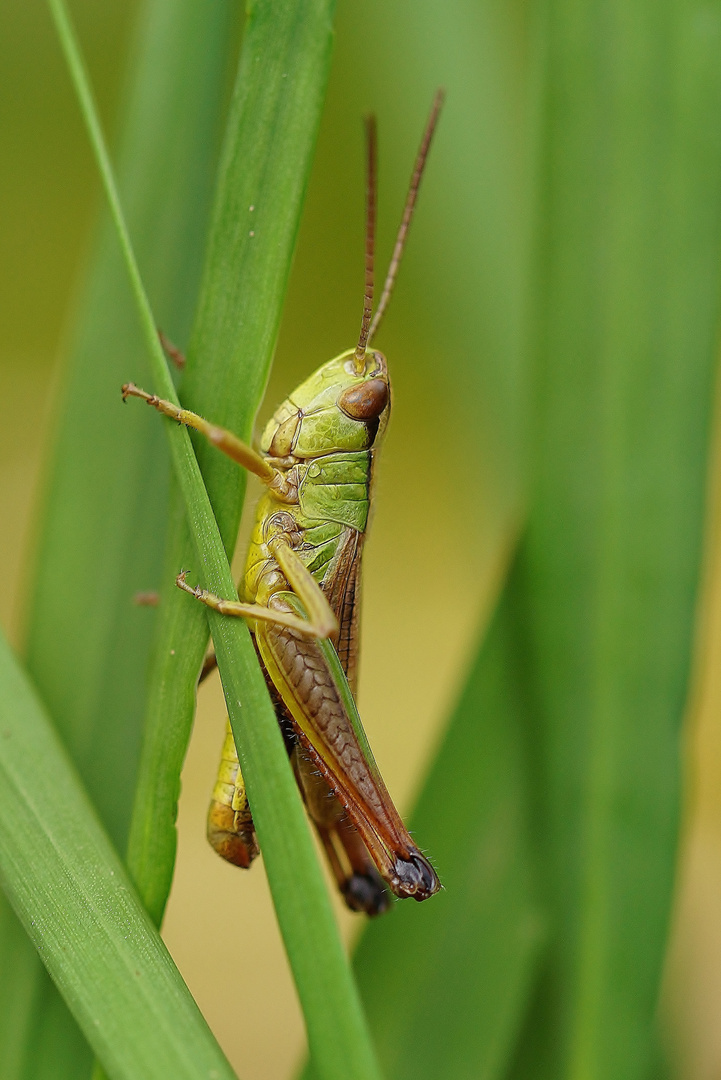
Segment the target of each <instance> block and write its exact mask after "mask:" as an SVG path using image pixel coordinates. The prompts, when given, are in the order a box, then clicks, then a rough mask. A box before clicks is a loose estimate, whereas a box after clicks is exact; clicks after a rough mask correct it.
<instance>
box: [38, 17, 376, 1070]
mask: <svg viewBox="0 0 721 1080" xmlns="http://www.w3.org/2000/svg"><path fill="white" fill-rule="evenodd" d="M49 3H50V7H51V10H52V12H53V16H54V18H55V22H56V26H57V29H58V35H59V37H60V41H61V44H62V47H63V51H64V53H65V56H66V60H67V63H68V67H69V70H70V73H71V76H72V79H73V82H74V85H75V88H76V91H77V94H78V100H79V103H80V106H81V109H82V112H83V116H84V118H85V120H86V123H87V126H88V132H89V135H90V139H91V143H92V145H93V150H94V152H95V155H96V159H97V162H98V167H99V169H100V172H101V175H102V177H103V182H104V185H105V189H106V193H107V196H108V201H109V203H110V207H111V213H112V214H113V218H114V220H115V224H116V228H117V231H118V236H119V241H120V245H121V248H122V250H123V254H124V257H125V260H126V264H127V268H128V275H129V278H130V281H131V286H132V288H133V291H134V294H135V298H136V303H137V306H138V313H139V315H140V320H141V323H142V326H143V329H144V332H145V336H146V343H147V347H148V351H149V354H150V358H151V364H152V368H153V377H154V380H153V381H154V385H155V388H156V390H157V391H158V392H159V393H160V394H161V395H162V396H163V397H166V398H169V399H170V400H173V401H177V397H176V394H175V389H174V386H173V383H172V380H171V378H170V373H169V371H168V369H167V365H166V362H165V358H164V356H163V352H162V349H161V347H160V343H159V341H158V336H157V333H156V329H155V320H154V319H153V316H152V312H151V310H150V307H149V304H148V300H147V296H146V294H145V291H144V289H143V285H142V282H141V280H140V276H139V271H138V267H137V263H136V261H135V258H134V255H133V251H132V246H131V241H130V237H129V235H128V232H127V227H126V225H125V221H124V218H123V213H122V210H121V207H120V203H119V200H118V195H117V190H116V185H115V181H114V178H113V174H112V169H111V166H110V161H109V158H108V155H107V150H106V147H105V144H104V140H103V136H102V132H101V129H100V125H99V121H98V118H97V113H96V110H95V107H94V103H93V99H92V93H91V90H90V86H89V83H88V80H87V76H86V74H85V71H84V67H83V64H82V60H81V56H80V53H79V50H78V46H77V42H76V40H75V36H74V33H73V30H72V27H71V25H70V23H69V21H68V17H67V13H66V11H65V7H64V4H63V3H62V0H49ZM315 11H316V13H317V14H319V15H320V18H319V19H318V25H317V28H316V29H317V32H318V35H319V36H320V37H321V40H322V41H323V40H324V41H325V42H326V48H327V41H328V39H329V30H330V21H329V18H328V14H329V13H328V11H327V9H322V8H319V7H318V6H316V7H315ZM254 14H255V16H256V18H257V22H256V24H255V25H256V29H257V27H258V26H259V25H261V26H262V25H263V22H265V27H264V30H265V34H266V36H267V35H268V34H270V33H271V32H272V34H273V36H274V39H275V40H276V41H277V36H278V31H279V25H278V19H277V14H278V12H277V7H276V6H274V7H273V10H272V11H271V9H270V7H268V8H266V9H265V11H264V18H261V5H258V7H256V8H255V9H254ZM296 18H297V8H295V7H294V17H293V19H292V20H291V22H292V23H295V21H296ZM311 24H312V20H306V25H307V26H309V25H311ZM294 29H296V30H297V25H295V27H294ZM302 40H303V37H302V35H300V38H299V36H298V35H297V34H296V35H295V47H298V44H299V41H300V42H301V43H302ZM253 44H255V42H254V40H253V38H252V36H250V34H249V35H248V36H246V38H245V41H244V48H243V56H244V57H246V58H247V57H248V56H250V57H251V61H250V65H249V66H250V67H251V70H255V69H257V60H258V54H257V53H256V52H255V51H254V50H253V49H252V45H253ZM246 63H247V59H246ZM268 74H269V73H268V69H267V68H264V75H263V78H264V79H267V78H268ZM243 77H244V70H243V62H241V72H240V77H239V82H240V83H241V85H242V84H243ZM256 77H257V76H256ZM289 94H290V95H292V94H293V90H292V89H291V90H290V91H285V90H284V91H282V95H283V96H284V97H286V98H287V97H288V96H289ZM237 100H238V98H237V97H236V102H237ZM231 122H232V115H231ZM226 162H227V157H226ZM211 252H212V245H211ZM135 404H136V405H137V403H135ZM165 429H166V433H167V435H168V438H169V441H170V448H171V454H172V458H173V464H174V467H175V471H176V475H177V478H178V481H179V486H180V489H181V492H182V495H183V500H184V502H185V506H186V511H187V515H188V523H189V526H190V531H191V534H192V538H193V542H194V546H195V549H196V559H195V561H196V565H198V566H199V567H200V577H201V581H202V582H203V585H204V587H205V588H208V589H210V590H212V591H213V592H216V593H218V594H219V595H221V596H228V597H233V596H236V595H237V593H236V591H235V587H234V583H233V579H232V576H231V572H230V567H229V565H228V561H227V557H226V554H225V551H224V549H223V544H222V540H221V537H220V533H219V531H218V527H217V525H216V522H215V518H214V516H213V512H212V509H211V506H210V502H209V498H208V494H207V492H206V489H205V487H204V485H203V482H202V478H201V475H200V471H199V468H198V463H197V461H196V458H195V454H194V452H193V448H192V445H191V442H190V437H189V434H188V431H187V429H186V428H184V427H182V426H178V425H177V424H175V423H166V424H165ZM191 606H192V602H191ZM208 617H209V622H210V627H211V631H212V634H213V641H214V643H215V648H216V654H217V657H218V665H219V668H220V672H221V676H222V679H223V688H224V691H225V695H226V701H227V704H228V709H229V714H230V718H231V723H232V724H233V730H234V733H235V735H236V741H237V743H238V747H239V753H240V758H241V763H242V766H243V772H244V776H245V778H246V781H247V786H248V794H249V797H250V800H251V802H252V805H253V815H254V820H255V823H256V826H257V831H258V836H259V839H260V843H261V845H262V847H263V851H264V861H265V866H266V870H267V874H268V880H269V883H270V887H271V892H272V895H273V902H274V904H275V908H276V912H277V915H278V922H279V925H280V929H281V933H282V935H283V939H284V943H285V946H286V950H287V953H288V957H289V960H290V964H291V968H292V971H293V975H294V978H295V981H296V986H297V988H298V995H299V998H300V1001H301V1005H302V1007H303V1011H304V1015H305V1019H306V1027H307V1031H308V1039H309V1043H310V1045H311V1047H312V1049H313V1053H314V1057H315V1060H316V1061H317V1062H318V1068H319V1071H320V1073H321V1075H322V1076H323V1077H324V1078H327V1080H331V1078H333V1077H337V1076H339V1075H342V1076H346V1077H358V1078H359V1080H360V1078H361V1077H363V1078H372V1077H375V1076H378V1075H379V1074H378V1070H377V1066H376V1064H375V1060H374V1054H373V1049H372V1046H371V1044H370V1041H369V1039H368V1034H367V1030H366V1026H365V1019H364V1016H363V1012H362V1009H361V1007H360V1002H359V999H358V995H357V991H356V988H355V985H354V983H353V979H352V976H351V974H350V969H349V967H348V963H347V961H346V958H345V955H344V951H343V947H342V944H341V941H340V938H339V935H338V930H337V927H336V925H335V921H334V918H333V914H332V911H331V907H330V901H329V898H328V895H327V891H326V888H325V883H324V880H323V877H322V874H321V870H320V866H319V864H318V861H317V857H316V854H315V851H314V848H313V843H312V839H311V836H310V830H309V827H308V823H307V821H306V819H305V815H304V812H303V808H302V804H301V800H300V795H299V792H298V789H297V786H296V784H295V781H294V778H293V774H292V771H291V767H290V763H289V761H288V757H287V753H286V751H285V747H284V743H283V738H282V736H281V733H280V730H279V728H278V724H277V721H276V718H275V712H274V710H273V707H272V705H271V703H270V699H269V697H268V691H267V688H266V685H265V678H264V676H263V674H262V672H261V670H260V667H259V666H258V662H257V660H256V657H255V651H254V649H253V646H252V644H251V641H250V634H249V632H248V629H247V626H246V625H245V623H244V622H243V621H242V620H237V619H224V618H223V617H222V616H219V615H217V614H216V613H215V612H209V613H208ZM171 719H172V718H171Z"/></svg>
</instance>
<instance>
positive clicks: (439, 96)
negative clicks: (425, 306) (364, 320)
mask: <svg viewBox="0 0 721 1080" xmlns="http://www.w3.org/2000/svg"><path fill="white" fill-rule="evenodd" d="M445 96H446V94H445V90H442V89H439V90H436V96H435V98H434V99H433V106H432V108H431V112H430V116H429V117H428V123H427V124H426V130H425V131H424V133H423V139H422V140H421V145H420V149H419V150H418V156H417V157H416V161H415V165H414V166H413V174H412V176H411V182H410V186H409V188H408V196H407V198H406V205H405V208H404V210H403V218H402V219H401V226H400V228H399V230H398V236H397V237H396V245H395V247H394V248H393V256H392V258H391V262H390V266H389V267H388V273H387V274H386V280H385V284H384V286H383V293H382V294H381V298H380V302H379V304H378V309H377V311H376V313H375V315H374V316H373V322H372V323H371V327H370V330H369V331H368V337H367V341H368V342H370V341H372V340H373V338H374V337H375V335H376V332H377V330H378V327H379V326H380V322H381V319H382V318H383V316H384V315H385V310H386V308H387V307H388V301H389V300H390V298H391V293H392V292H393V286H394V285H395V283H396V276H397V274H398V267H399V266H400V262H401V258H402V257H403V249H404V248H405V245H406V238H407V236H408V229H409V228H410V224H411V219H412V218H413V211H414V210H415V208H416V200H417V198H418V188H419V187H420V185H421V177H422V176H423V170H424V168H425V164H426V158H427V157H428V150H429V148H430V145H431V139H432V138H433V132H434V131H435V129H436V123H437V122H438V114H439V113H440V111H441V107H442V105H443V101H444V99H445ZM357 355H358V351H357V350H356V356H357Z"/></svg>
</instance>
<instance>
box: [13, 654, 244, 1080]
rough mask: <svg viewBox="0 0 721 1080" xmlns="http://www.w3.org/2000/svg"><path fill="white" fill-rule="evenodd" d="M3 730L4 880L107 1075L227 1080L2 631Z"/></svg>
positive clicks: (228, 1075)
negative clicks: (41, 779)
mask: <svg viewBox="0 0 721 1080" xmlns="http://www.w3.org/2000/svg"><path fill="white" fill-rule="evenodd" d="M0 738H2V743H3V753H2V758H1V759H0V880H1V881H2V885H3V889H4V890H5V892H6V895H7V896H8V897H9V898H10V900H11V902H12V904H13V907H14V908H15V910H16V912H17V914H18V915H19V917H20V918H21V919H22V922H23V925H24V926H25V929H26V930H27V932H28V934H29V935H30V937H31V938H32V940H33V942H34V943H35V945H36V947H37V949H38V951H39V952H40V954H41V956H42V958H43V961H44V963H45V964H46V966H47V968H48V970H49V971H50V973H51V975H52V976H53V979H54V980H55V981H56V983H57V985H58V987H59V988H60V990H61V992H62V994H63V996H64V998H65V1000H66V1001H67V1002H68V1004H69V1005H70V1007H71V1009H72V1011H73V1014H74V1016H75V1017H76V1019H77V1021H78V1023H79V1024H80V1026H81V1027H82V1029H83V1031H84V1033H85V1035H86V1037H87V1039H88V1041H89V1042H90V1044H91V1045H92V1047H93V1049H94V1050H95V1051H96V1053H97V1054H98V1055H99V1057H100V1058H101V1059H102V1060H103V1062H104V1064H105V1066H106V1068H107V1070H108V1073H109V1075H110V1076H112V1077H113V1078H114V1080H122V1078H127V1080H137V1077H139V1076H142V1077H144V1078H147V1080H153V1078H157V1080H167V1077H169V1076H172V1077H176V1078H178V1080H179V1078H181V1077H187V1078H188V1080H191V1078H192V1080H197V1077H208V1078H210V1077H215V1078H217V1080H223V1078H225V1080H231V1078H232V1077H233V1076H234V1074H233V1072H232V1070H231V1069H230V1066H229V1065H228V1063H227V1062H226V1060H225V1058H224V1057H223V1054H222V1052H221V1050H220V1048H219V1047H218V1045H217V1043H216V1042H215V1040H214V1039H213V1036H212V1035H211V1033H210V1031H209V1030H208V1027H207V1025H206V1023H205V1021H204V1020H203V1018H202V1016H201V1014H200V1012H199V1011H198V1008H197V1006H196V1005H195V1002H194V1001H193V999H192V997H191V996H190V993H189V991H188V989H187V987H186V986H185V984H184V982H183V980H182V979H181V977H180V975H179V973H178V971H177V969H176V968H175V966H174V964H173V962H172V960H171V959H170V956H169V955H168V953H167V950H166V949H165V946H164V945H163V943H162V941H161V940H160V938H159V936H158V934H157V931H156V930H155V928H154V927H153V925H152V923H151V921H150V919H149V917H148V915H147V912H146V911H145V910H144V908H143V906H142V904H141V902H140V900H139V899H138V897H137V895H136V893H135V891H134V889H133V888H132V885H131V884H130V881H129V879H128V878H127V875H126V872H125V870H124V868H123V865H122V863H121V862H120V859H119V857H118V856H117V854H116V853H115V851H114V849H113V847H112V845H111V843H110V841H109V840H108V838H107V836H106V835H105V833H104V832H103V830H102V827H101V825H100V823H99V821H98V819H97V817H96V815H95V811H94V810H93V807H92V805H91V803H90V801H89V799H88V797H87V795H86V794H85V792H84V791H83V789H82V786H81V784H80V781H79V780H78V778H77V776H76V774H75V773H74V771H73V768H72V766H71V764H70V762H69V760H68V758H67V756H66V753H65V751H64V750H63V747H62V746H61V744H60V740H59V738H58V736H57V735H56V733H55V731H54V730H53V727H52V725H51V723H50V721H49V720H48V718H47V716H46V715H45V714H44V712H43V709H42V706H41V704H40V701H39V700H38V698H37V696H36V694H35V693H34V691H33V689H32V687H31V685H30V683H29V682H28V680H27V678H26V676H25V675H24V673H23V672H22V671H21V669H20V667H19V665H18V663H17V661H16V660H15V658H14V657H13V656H12V653H11V652H10V649H9V647H8V646H7V644H6V642H5V641H4V639H0ZM39 762H40V763H42V766H41V767H42V770H43V771H44V773H45V775H46V776H48V777H51V778H52V783H51V785H50V786H49V787H48V786H46V785H43V784H38V782H37V777H38V763H39ZM49 792H51V809H49V801H48V794H49Z"/></svg>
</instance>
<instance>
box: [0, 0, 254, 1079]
mask: <svg viewBox="0 0 721 1080" xmlns="http://www.w3.org/2000/svg"><path fill="white" fill-rule="evenodd" d="M233 22H234V15H233V13H232V11H231V9H230V7H229V6H227V5H216V6H215V7H214V8H213V9H212V10H210V9H208V7H207V5H205V4H204V3H202V2H199V0H150V2H148V3H146V4H144V6H143V7H142V8H141V9H140V11H139V17H138V19H137V25H136V27H135V30H134V34H133V41H132V44H131V55H132V56H134V57H135V58H136V59H135V61H134V64H133V67H132V70H131V71H130V72H129V76H128V78H127V80H126V96H125V103H124V106H123V114H124V117H123V120H122V123H121V129H122V137H121V140H120V150H119V161H120V165H119V183H120V187H121V190H122V191H123V195H124V198H125V200H126V204H127V206H128V211H129V216H130V220H131V223H132V225H133V228H134V230H135V232H136V235H137V236H138V237H139V245H138V256H139V260H140V263H141V265H142V267H143V273H144V277H145V280H146V281H147V282H148V286H149V288H150V290H151V293H152V295H153V299H154V304H155V308H156V311H157V314H158V317H159V319H160V321H161V324H162V325H163V326H164V327H165V329H166V331H167V332H168V333H169V334H170V336H171V337H173V338H174V339H175V340H179V341H183V340H184V339H185V338H186V337H187V334H188V332H189V325H190V316H191V312H192V308H193V305H194V301H195V294H196V291H197V286H198V282H199V278H200V266H201V256H202V247H201V238H202V236H203V234H204V232H205V228H206V220H207V216H208V213H209V204H210V181H209V177H210V176H211V174H212V169H213V165H214V162H215V159H216V157H217V153H218V149H219V142H220V140H219V129H220V122H221V118H222V113H223V109H222V105H223V96H224V87H225V81H226V79H225V71H226V69H227V67H228V54H229V52H231V51H232V48H233V41H234V34H233ZM169 162H172V163H173V168H172V169H169V168H168V163H169ZM104 218H106V215H104ZM144 356H145V350H144V347H143V343H142V337H141V335H140V333H139V331H138V330H137V328H136V320H135V314H134V309H133V301H132V296H131V295H130V293H129V290H128V287H127V274H126V271H125V268H124V266H123V264H122V260H121V258H120V254H119V252H118V245H117V239H116V237H115V234H114V232H113V230H112V226H111V224H110V222H109V221H108V220H107V218H106V220H105V221H104V224H103V226H102V228H100V229H99V231H98V237H97V241H96V243H95V245H94V250H93V254H92V258H91V261H90V267H89V271H88V283H87V285H86V287H85V288H84V290H83V295H82V297H81V300H80V304H79V308H78V312H77V329H76V330H75V331H74V333H73V335H72V339H71V347H70V355H69V363H68V365H67V367H66V370H65V373H64V385H63V394H62V399H63V400H62V404H61V409H62V414H61V417H60V420H59V423H58V428H57V433H56V438H55V446H54V450H55V456H54V459H53V462H52V466H51V469H50V470H49V475H48V478H47V481H46V491H45V505H44V507H43V511H42V514H41V522H40V530H39V532H40V537H39V544H38V550H37V556H36V559H35V563H36V566H35V568H34V573H33V582H32V588H31V595H30V599H29V602H28V609H29V614H28V617H27V632H26V639H27V645H26V655H27V661H28V666H29V670H30V672H31V674H32V676H33V678H34V680H35V682H36V684H37V686H38V688H39V691H40V693H41V695H42V698H43V701H44V703H45V704H46V705H47V706H48V707H49V709H50V710H51V712H52V714H53V719H54V722H55V723H56V725H57V727H58V730H59V731H60V732H61V734H62V738H63V740H64V742H65V745H66V746H67V748H68V750H69V752H70V754H71V755H72V757H73V759H74V763H75V765H76V767H77V768H78V769H79V771H80V773H81V775H82V778H83V780H84V782H85V784H86V786H87V788H88V790H89V791H90V793H91V796H92V798H93V800H94V803H95V805H96V808H97V809H98V811H99V813H100V815H101V818H102V820H103V823H104V825H105V826H106V828H108V830H109V832H110V834H111V836H112V838H113V839H114V841H115V842H116V844H118V845H120V846H121V847H122V846H123V845H124V843H125V838H126V836H127V831H128V822H129V815H130V807H131V804H132V792H133V787H134V783H135V770H136V768H137V759H138V752H139V744H140V730H141V723H142V717H143V701H144V695H145V679H146V668H147V662H148V653H149V649H150V641H151V634H152V627H153V622H154V618H155V613H154V612H153V611H152V610H151V609H149V608H144V609H141V608H138V607H137V606H135V605H134V604H133V603H132V597H133V594H134V593H135V592H136V591H139V590H146V589H151V588H154V587H157V584H158V581H159V578H160V575H161V573H162V557H163V533H164V528H165V518H166V511H165V498H164V491H165V487H166V484H167V474H168V471H169V470H168V463H167V460H166V459H167V454H166V451H165V443H164V439H163V435H162V432H160V431H158V427H157V424H155V423H153V419H154V418H152V417H150V416H146V415H143V414H142V413H136V414H135V415H133V416H130V415H124V414H123V412H122V410H121V409H119V408H118V387H119V386H120V384H121V383H122V382H123V380H124V379H125V378H126V377H127V375H128V371H129V370H130V371H131V372H132V373H133V375H134V377H136V378H138V379H140V378H141V371H142V372H145V373H146V376H147V366H146V362H145V360H144ZM138 365H143V366H142V367H139V366H138ZM91 402H94V403H96V404H97V405H99V406H100V407H97V408H92V407H90V403H91ZM59 628H62V631H61V632H59ZM108 776H112V778H113V779H112V783H108ZM0 906H1V907H2V914H1V915H0V923H1V924H2V927H3V930H2V934H1V935H0V969H2V971H3V979H2V980H0V1013H2V1016H3V1017H4V1018H8V1022H7V1023H2V1022H0V1060H2V1062H3V1072H4V1075H5V1076H7V1077H8V1080H10V1078H14V1077H15V1076H16V1075H17V1076H25V1077H27V1078H32V1080H41V1078H43V1077H46V1076H47V1077H52V1078H53V1080H61V1078H63V1077H65V1076H67V1077H68V1078H70V1077H73V1078H74V1077H77V1076H79V1075H82V1074H83V1072H84V1071H89V1069H90V1050H89V1047H88V1046H87V1044H86V1043H85V1041H84V1039H83V1037H82V1035H81V1034H80V1032H79V1031H78V1029H77V1026H76V1025H75V1022H74V1021H73V1019H72V1017H71V1016H70V1014H69V1013H68V1012H67V1010H66V1009H65V1006H64V1005H63V1003H62V999H61V998H60V997H59V995H58V993H57V991H56V990H55V987H54V986H53V984H52V982H51V981H50V979H49V978H48V977H47V975H46V973H45V971H44V969H43V967H42V965H41V964H40V962H39V959H38V957H37V954H36V952H35V949H34V948H33V946H32V945H31V943H30V942H29V941H28V939H27V937H26V935H25V932H24V930H23V929H22V927H21V926H20V925H19V923H17V921H16V920H15V917H14V915H13V914H12V912H11V911H10V909H9V908H8V907H7V906H6V905H5V902H4V900H3V899H2V898H0ZM19 986H23V987H30V986H31V987H32V992H31V993H30V992H28V993H26V994H21V993H18V990H17V988H18V987H19ZM11 1017H12V1018H13V1019H12V1022H11V1021H10V1018H11ZM6 1069H7V1070H8V1071H6Z"/></svg>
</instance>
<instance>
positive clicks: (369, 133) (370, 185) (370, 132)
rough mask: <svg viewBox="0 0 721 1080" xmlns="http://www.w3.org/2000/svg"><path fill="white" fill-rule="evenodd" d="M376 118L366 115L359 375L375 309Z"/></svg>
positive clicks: (357, 359) (356, 357) (357, 350)
mask: <svg viewBox="0 0 721 1080" xmlns="http://www.w3.org/2000/svg"><path fill="white" fill-rule="evenodd" d="M376 143H377V138H376V118H375V116H367V117H366V147H367V153H368V159H367V160H368V165H367V169H368V172H367V187H366V287H365V296H364V297H363V321H362V322H361V330H360V336H359V338H358V344H357V345H356V349H355V356H354V361H355V369H356V371H357V372H358V374H359V375H362V373H363V371H364V370H365V356H366V345H367V344H368V333H369V329H370V324H371V312H372V310H373V258H374V255H375V243H376Z"/></svg>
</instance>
